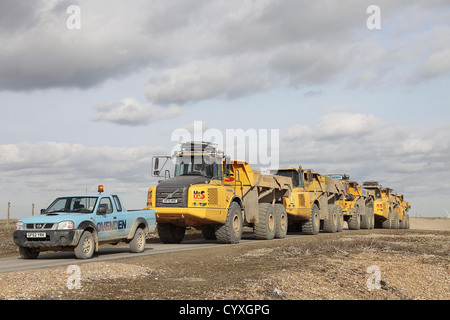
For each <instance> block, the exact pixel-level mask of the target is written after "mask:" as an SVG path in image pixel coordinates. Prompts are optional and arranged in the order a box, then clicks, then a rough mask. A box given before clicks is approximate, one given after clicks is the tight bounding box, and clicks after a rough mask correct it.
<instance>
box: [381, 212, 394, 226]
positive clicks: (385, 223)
mask: <svg viewBox="0 0 450 320" xmlns="http://www.w3.org/2000/svg"><path fill="white" fill-rule="evenodd" d="M393 216H394V213H393V212H392V210H389V213H388V218H387V219H386V220H384V221H383V222H382V223H381V227H382V228H383V229H392V224H393V223H392V221H393Z"/></svg>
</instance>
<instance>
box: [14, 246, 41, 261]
mask: <svg viewBox="0 0 450 320" xmlns="http://www.w3.org/2000/svg"><path fill="white" fill-rule="evenodd" d="M40 252H41V249H39V248H27V247H19V253H20V256H21V257H22V258H23V259H36V258H37V257H38V256H39V253H40Z"/></svg>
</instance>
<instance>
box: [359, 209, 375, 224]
mask: <svg viewBox="0 0 450 320" xmlns="http://www.w3.org/2000/svg"><path fill="white" fill-rule="evenodd" d="M373 228H374V216H373V205H372V204H368V205H366V210H365V212H364V214H363V215H361V229H373Z"/></svg>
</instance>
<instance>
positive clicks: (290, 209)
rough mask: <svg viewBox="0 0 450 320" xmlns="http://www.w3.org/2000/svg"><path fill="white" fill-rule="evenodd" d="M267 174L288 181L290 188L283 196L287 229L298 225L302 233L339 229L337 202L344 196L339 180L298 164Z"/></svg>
mask: <svg viewBox="0 0 450 320" xmlns="http://www.w3.org/2000/svg"><path fill="white" fill-rule="evenodd" d="M271 174H274V175H278V176H285V177H289V178H290V179H291V180H292V185H293V190H292V192H291V194H290V195H289V197H287V198H284V206H285V208H286V212H287V214H288V221H289V224H290V229H292V230H294V231H300V230H299V229H300V228H301V231H302V232H304V233H306V234H318V233H319V231H320V230H323V231H324V232H340V231H342V229H343V222H344V221H343V216H342V208H341V206H340V205H339V204H338V202H339V201H343V200H344V198H345V186H344V184H343V183H342V182H341V181H339V180H338V179H334V178H331V177H327V176H324V175H321V174H319V173H317V172H313V171H311V170H303V169H302V168H301V167H298V168H282V169H278V170H272V171H271Z"/></svg>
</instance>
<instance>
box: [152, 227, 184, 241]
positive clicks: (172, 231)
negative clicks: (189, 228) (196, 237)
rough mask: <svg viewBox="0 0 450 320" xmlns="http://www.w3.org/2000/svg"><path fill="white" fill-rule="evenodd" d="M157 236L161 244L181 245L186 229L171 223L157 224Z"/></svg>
mask: <svg viewBox="0 0 450 320" xmlns="http://www.w3.org/2000/svg"><path fill="white" fill-rule="evenodd" d="M157 228H158V235H159V238H160V239H161V241H162V242H163V243H181V241H183V239H184V235H185V233H186V227H180V226H176V225H174V224H171V223H158V227H157Z"/></svg>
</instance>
